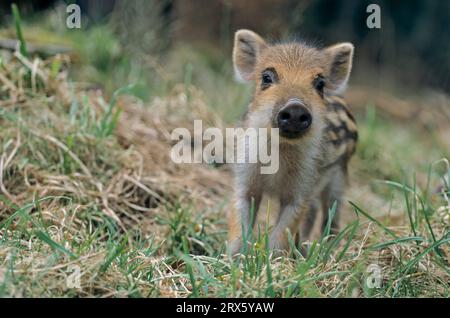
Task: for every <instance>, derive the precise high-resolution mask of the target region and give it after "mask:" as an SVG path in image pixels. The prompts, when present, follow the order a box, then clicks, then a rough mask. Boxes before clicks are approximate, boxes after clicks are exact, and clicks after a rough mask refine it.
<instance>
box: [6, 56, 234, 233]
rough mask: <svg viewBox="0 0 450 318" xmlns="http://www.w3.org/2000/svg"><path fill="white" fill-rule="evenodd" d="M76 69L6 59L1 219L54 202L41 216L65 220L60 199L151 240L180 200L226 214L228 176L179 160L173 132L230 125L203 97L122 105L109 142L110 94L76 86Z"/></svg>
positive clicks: (186, 92) (193, 93) (55, 62)
mask: <svg viewBox="0 0 450 318" xmlns="http://www.w3.org/2000/svg"><path fill="white" fill-rule="evenodd" d="M69 62H70V61H69V59H68V58H67V57H66V56H62V55H58V56H55V57H52V58H49V59H48V60H40V59H38V58H35V59H33V60H30V59H28V58H26V57H24V56H22V55H21V54H20V53H19V52H15V53H14V54H10V53H7V52H3V53H2V65H1V66H0V126H1V135H0V144H2V145H3V148H2V149H1V157H0V193H1V194H2V195H3V197H4V198H6V200H1V201H0V219H4V218H5V217H7V216H8V214H10V212H12V210H14V206H22V205H23V204H25V203H27V202H31V201H33V200H34V199H36V198H43V197H54V198H53V199H49V200H45V201H43V202H42V203H41V208H42V209H44V211H47V217H49V218H57V216H56V215H58V211H60V210H61V209H63V208H64V204H62V201H61V200H62V199H61V198H59V197H60V196H65V197H68V198H71V199H73V200H74V202H76V203H77V204H79V205H80V209H87V208H89V207H91V206H92V207H93V206H95V207H97V208H100V209H101V210H102V212H103V213H105V214H106V215H108V216H109V217H111V218H113V219H114V220H116V221H117V222H118V223H119V224H121V226H122V227H123V228H124V229H125V228H126V227H127V226H133V225H136V224H138V225H139V226H141V227H143V228H145V227H147V229H146V230H147V231H150V232H152V231H153V232H154V231H155V229H154V228H153V222H152V220H153V218H154V216H156V215H158V214H160V213H164V211H165V209H166V208H167V206H168V205H174V204H176V203H177V202H179V201H183V202H188V203H192V205H193V206H195V207H196V211H195V213H201V212H205V211H206V210H208V209H209V210H210V209H212V208H214V209H216V210H215V211H216V212H217V206H220V205H221V204H222V203H224V202H225V201H226V199H227V195H228V193H229V190H230V184H231V182H230V180H231V179H230V178H231V176H230V173H229V171H227V168H226V167H222V168H219V169H217V168H214V167H210V166H207V165H203V164H201V165H200V164H191V165H188V164H186V165H179V164H175V163H173V162H172V161H171V159H170V149H171V145H172V144H173V141H171V139H170V133H171V131H172V130H173V129H174V128H176V127H188V128H189V127H191V126H192V125H193V120H194V119H202V120H203V121H204V122H205V123H209V124H212V125H215V126H219V127H221V126H222V123H221V122H220V119H219V118H217V117H216V116H215V115H214V114H213V113H211V112H210V111H208V110H207V107H206V105H205V103H204V101H203V96H202V95H201V93H200V92H198V91H197V90H196V89H195V88H193V87H190V88H186V87H184V86H179V87H175V89H174V90H173V92H172V93H171V94H170V95H169V96H168V97H167V98H164V99H160V98H154V99H153V100H152V101H151V102H150V104H148V105H144V104H143V103H142V102H141V101H139V100H138V99H136V98H132V97H129V96H124V97H120V98H119V100H118V102H117V105H116V106H115V108H116V109H119V108H120V110H121V114H120V116H119V117H118V118H119V119H118V122H117V124H116V126H117V127H115V128H116V129H115V130H114V134H113V135H110V136H102V135H99V133H98V129H97V128H98V126H99V123H100V122H101V121H102V120H103V119H104V118H105V117H106V115H107V114H106V113H107V111H108V105H109V104H108V103H109V102H108V101H107V99H106V98H105V97H104V96H103V93H102V91H100V90H98V89H91V88H89V86H87V85H86V84H83V83H73V82H70V81H69V80H68V71H69V68H68V66H69ZM6 201H9V203H8V204H7V203H6Z"/></svg>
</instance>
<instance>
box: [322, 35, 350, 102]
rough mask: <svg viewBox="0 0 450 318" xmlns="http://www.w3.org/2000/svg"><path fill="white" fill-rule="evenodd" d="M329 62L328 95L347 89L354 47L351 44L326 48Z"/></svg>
mask: <svg viewBox="0 0 450 318" xmlns="http://www.w3.org/2000/svg"><path fill="white" fill-rule="evenodd" d="M324 51H325V53H326V56H327V59H328V61H329V69H328V74H327V77H328V81H327V86H326V87H327V89H328V90H329V91H330V93H335V94H336V93H341V92H342V91H344V90H345V88H346V87H347V82H348V78H349V76H350V72H351V70H352V62H353V51H354V47H353V44H351V43H348V42H346V43H338V44H335V45H333V46H330V47H328V48H326V49H325V50H324Z"/></svg>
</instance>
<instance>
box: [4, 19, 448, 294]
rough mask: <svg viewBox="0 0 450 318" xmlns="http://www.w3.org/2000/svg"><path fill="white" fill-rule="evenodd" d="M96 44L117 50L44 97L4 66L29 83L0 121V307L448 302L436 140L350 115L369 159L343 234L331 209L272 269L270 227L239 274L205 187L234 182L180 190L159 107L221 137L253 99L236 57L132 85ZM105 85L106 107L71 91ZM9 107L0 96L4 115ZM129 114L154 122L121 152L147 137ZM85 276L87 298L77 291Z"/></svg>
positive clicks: (356, 180)
mask: <svg viewBox="0 0 450 318" xmlns="http://www.w3.org/2000/svg"><path fill="white" fill-rule="evenodd" d="M16 21H19V20H16ZM98 28H99V29H97V30H95V29H92V30H90V31H89V32H92V33H93V35H92V38H93V39H97V38H102V36H101V34H103V33H102V32H107V31H105V30H107V28H106V29H105V28H104V27H101V26H100V27H98ZM18 29H21V28H20V22H19V28H18ZM102 30H103V31H102ZM96 32H98V34H97V33H96ZM108 32H109V31H108ZM88 38H89V39H91V37H90V36H89V37H88ZM103 40H104V41H106V42H108V43H110V44H111V43H112V44H111V45H109V44H108V45H103V47H104V50H105V51H102V52H99V53H98V56H93V55H91V56H85V58H86V60H84V61H83V62H82V63H81V64H77V65H76V66H72V68H74V67H76V68H78V69H77V71H76V72H73V71H72V72H71V73H70V74H71V77H69V78H68V79H67V78H65V77H58V76H60V75H62V74H64V72H65V71H66V65H62V64H61V62H60V60H56V59H53V60H50V61H48V63H46V64H45V65H44V66H42V68H43V69H44V70H47V71H48V72H49V74H51V76H50V77H49V79H48V83H45V84H48V85H39V86H38V87H37V88H35V90H33V87H32V85H31V81H30V79H31V78H28V77H27V76H28V73H27V72H24V70H26V67H25V66H24V65H22V64H21V63H19V62H17V61H10V60H7V59H3V58H2V63H3V64H4V65H7V68H5V67H3V68H0V72H2V74H5V76H7V77H8V78H10V79H11V81H12V82H13V83H14V85H19V83H22V84H21V85H23V87H22V88H23V92H22V93H21V94H22V95H21V97H23V101H21V102H20V103H16V104H14V105H12V106H9V107H4V108H0V158H1V165H0V167H1V170H0V173H1V176H2V178H1V182H0V186H3V187H4V189H6V190H7V191H6V193H4V191H3V189H2V190H1V191H0V193H1V196H0V297H11V296H13V297H60V296H62V297H76V296H81V297H90V296H94V297H161V296H165V297H230V296H233V297H449V296H450V291H449V284H448V279H449V276H450V267H449V257H450V253H449V246H450V232H449V224H448V221H446V220H447V219H448V218H447V219H446V216H445V213H444V214H442V213H441V214H439V213H438V212H437V211H438V210H439V209H440V211H441V210H442V207H445V206H448V205H449V204H450V202H449V201H448V195H449V190H448V179H449V177H450V169H449V167H448V164H447V165H445V164H444V165H442V164H441V163H443V162H444V163H445V161H439V163H438V160H439V159H441V158H442V157H444V156H445V155H447V154H448V149H441V148H438V147H436V144H435V143H434V140H433V138H432V137H431V136H430V134H427V133H426V132H424V130H422V129H421V128H420V127H415V128H412V127H407V126H405V124H404V123H399V122H398V121H396V120H394V119H386V117H385V116H382V115H383V114H380V113H379V111H378V110H377V109H376V105H373V106H370V105H367V107H365V111H364V112H359V113H358V114H357V115H358V122H359V128H360V143H359V145H358V151H357V155H356V158H355V159H354V160H353V162H352V165H351V166H350V171H351V176H352V178H351V184H350V186H349V189H348V195H347V197H348V199H349V200H350V201H351V202H350V203H348V204H345V206H344V210H345V211H344V212H345V213H346V214H347V216H349V217H348V218H346V222H345V223H344V224H343V226H342V228H341V230H340V232H339V233H338V234H337V235H330V226H331V219H332V218H333V216H334V213H335V207H333V208H332V209H331V210H330V211H329V216H330V217H329V222H328V224H327V227H326V228H325V230H324V232H323V233H322V234H321V235H319V236H318V239H316V240H314V241H312V242H310V244H308V245H307V246H306V251H307V252H306V254H302V253H301V252H300V250H301V249H300V248H299V247H298V246H295V243H294V242H293V240H292V238H291V240H290V246H291V248H290V251H289V252H287V253H286V254H285V255H282V256H279V255H271V254H270V252H269V250H268V233H267V230H266V228H267V227H265V230H260V231H257V232H256V233H253V234H252V235H250V234H249V235H247V237H246V239H248V241H249V244H246V245H244V248H245V253H243V255H241V256H239V257H236V258H230V257H229V256H228V255H226V253H225V251H226V245H225V241H226V222H225V214H226V212H227V210H228V209H229V204H230V196H231V192H230V191H229V190H227V189H225V190H223V191H222V192H220V191H217V190H214V189H211V186H210V185H211V184H210V183H208V182H209V181H211V180H212V183H213V184H220V181H222V179H223V180H226V181H227V182H228V181H229V182H231V175H230V172H229V171H227V170H226V169H221V168H214V167H211V166H205V167H200V168H198V169H199V170H195V171H196V172H197V173H202V178H204V179H194V177H197V176H192V175H190V176H191V177H192V178H193V180H192V182H191V183H190V187H188V189H185V188H182V187H181V186H179V184H178V183H177V182H176V181H174V180H177V179H176V177H177V176H178V174H182V173H185V172H186V171H189V170H191V169H194V168H193V167H177V169H179V170H174V169H175V168H174V167H172V166H170V163H168V162H164V160H162V161H158V155H161V151H166V150H167V149H169V146H170V145H168V142H167V140H166V139H164V138H162V137H161V136H164V133H165V131H164V129H168V128H167V127H166V124H168V123H172V121H174V122H175V125H176V124H180V123H182V122H183V121H182V120H183V119H184V118H179V117H176V115H178V114H179V113H180V114H184V113H183V112H182V111H181V109H180V110H179V111H178V108H176V109H177V111H172V112H170V114H169V115H170V116H169V115H167V117H168V118H165V117H166V115H164V114H160V113H158V112H159V111H161V110H160V109H159V108H158V107H157V106H158V105H160V104H161V103H163V105H165V104H164V103H165V102H167V103H168V104H167V105H171V104H175V106H176V107H182V106H180V105H184V107H186V108H187V107H193V109H194V110H195V109H196V108H195V107H200V106H198V105H207V107H208V111H209V112H211V113H213V114H214V115H216V116H219V117H220V118H222V120H223V124H224V125H228V124H231V123H233V122H234V121H235V120H236V119H237V118H238V117H239V114H240V113H241V112H242V110H243V107H244V105H245V103H246V102H248V100H249V97H250V93H251V87H246V86H240V85H238V84H236V83H234V82H233V79H232V68H231V64H230V62H229V61H228V57H227V58H225V57H224V56H222V55H220V54H217V53H212V52H213V51H207V50H203V51H202V50H200V49H193V48H179V49H177V50H176V51H174V52H172V53H171V54H170V55H169V56H168V57H167V59H166V61H165V62H164V63H163V64H161V65H162V66H163V70H162V71H161V73H160V74H159V75H155V76H154V77H155V78H156V80H155V79H149V78H147V77H145V76H141V74H138V73H145V71H150V70H152V68H147V66H146V67H143V68H142V69H141V70H140V72H138V73H134V70H133V69H134V66H133V67H131V68H130V69H131V71H130V72H127V71H126V70H127V66H128V65H130V64H128V63H130V60H131V59H130V56H126V55H124V54H123V52H122V53H120V54H119V53H117V52H116V51H115V50H116V49H117V47H115V46H116V44H117V43H118V42H116V39H115V38H114V37H113V35H112V34H109V35H108V36H107V37H105V38H104V39H103ZM101 43H103V42H100V44H101ZM114 43H116V44H114ZM97 44H98V43H79V45H80V47H87V46H88V45H97ZM117 45H119V44H117ZM80 50H81V51H83V50H85V51H84V52H90V53H89V54H96V53H95V52H97V51H96V50H95V49H86V48H85V49H80ZM118 50H119V51H120V48H119V49H118ZM115 52H116V53H115ZM89 54H88V55H89ZM82 56H83V54H82ZM224 61H226V62H224ZM115 62H118V63H119V66H118V67H117V68H113V67H112V63H115ZM99 63H100V64H99ZM101 63H105V64H104V65H103V64H101ZM122 63H123V64H122ZM0 67H1V66H0ZM136 74H138V75H136ZM164 74H166V75H167V74H170V75H167V76H166V75H164ZM103 78H109V79H111V82H109V83H108V84H107V85H108V86H110V88H111V90H107V93H106V95H107V96H111V97H110V98H107V97H103V95H101V96H98V95H95V94H92V92H89V91H87V90H83V89H80V88H78V87H77V81H83V82H84V81H92V82H96V81H99V80H101V79H103ZM21 79H23V80H21ZM56 79H57V80H56ZM55 80H56V81H57V83H55V82H54V81H55ZM52 81H53V82H52ZM132 82H136V83H139V84H134V85H131V84H130V85H127V83H132ZM56 84H58V85H61V86H58V85H57V86H56V87H62V88H63V89H64V91H65V93H66V95H68V96H69V98H68V101H67V98H66V97H67V96H66V97H64V96H62V95H61V94H60V93H58V90H55V89H54V87H55V86H54V85H56ZM66 84H67V85H66ZM121 87H122V88H121ZM180 87H181V89H180ZM109 92H110V93H109ZM146 92H150V93H149V94H148V93H147V94H146ZM9 94H10V92H9V91H5V90H0V102H4V101H8V100H10V95H9ZM124 95H127V97H125V98H124ZM131 96H134V97H138V98H139V99H141V100H143V102H142V101H139V100H138V99H136V98H132V97H131ZM185 100H186V101H185ZM184 101H185V102H184ZM183 103H184V104H183ZM140 106H142V107H141V108H139V107H140ZM133 107H135V108H133ZM167 107H169V106H167ZM130 109H131V110H133V111H134V112H136V111H137V110H139V111H142V114H146V115H149V114H151V116H150V117H151V118H144V119H145V120H146V122H145V125H142V127H143V128H142V129H141V130H137V131H138V134H137V135H133V136H132V137H127V135H126V133H127V132H128V131H131V132H134V130H133V129H134V128H135V126H136V125H141V123H139V122H136V121H135V120H134V119H132V118H131V119H130V117H129V116H130V113H127V111H128V112H129V111H130ZM136 109H137V110H136ZM145 111H149V112H145ZM183 111H187V112H189V111H190V109H184V110H183ZM124 113H125V115H126V116H125V115H124ZM138 114H141V113H138ZM142 114H141V116H143V115H142ZM141 119H142V118H141ZM144 119H142V120H144ZM166 119H167V122H163V124H162V125H160V124H158V123H159V121H161V120H166ZM119 126H120V127H122V128H121V129H119V128H120V127H119ZM124 127H125V128H124ZM168 127H170V126H168ZM144 128H145V129H144ZM146 129H149V130H151V131H150V133H148V134H146V133H147V130H146ZM139 133H142V135H139ZM127 138H128V139H127ZM158 138H161V139H158ZM124 140H125V141H124ZM155 140H156V141H155ZM159 146H164V147H165V148H158V147H159ZM152 147H154V148H155V149H152ZM160 149H163V150H160ZM9 158H10V159H9ZM442 166H444V168H442ZM171 176H172V177H173V179H170V178H169V177H171ZM444 176H447V180H445V179H443V177H444ZM130 178H131V179H133V180H135V182H134V183H132V182H130V181H129V180H130ZM207 178H211V179H208V180H209V181H208V182H207V180H206V179H207ZM364 186H367V189H368V190H367V191H366V192H364V193H363V195H361V194H360V192H358V191H359V190H360V188H364ZM438 188H441V190H442V191H436V189H438ZM446 193H447V197H446V196H445V194H446ZM202 200H203V201H202ZM205 202H206V203H205ZM379 202H382V204H380V203H379ZM389 215H391V216H392V217H389ZM394 216H395V217H394ZM446 222H447V223H446ZM371 266H372V267H373V266H376V268H378V269H379V270H380V274H381V276H380V277H379V278H380V279H379V284H377V285H376V286H375V287H374V286H372V285H370V284H368V283H367V282H368V280H370V279H371V278H372V276H371V275H372V272H370V268H372V267H371ZM78 271H79V273H80V274H81V276H80V280H79V283H80V286H79V287H80V288H77V287H73V286H72V285H70V284H68V282H69V281H71V279H73V278H74V276H73V275H74V273H77V272H78Z"/></svg>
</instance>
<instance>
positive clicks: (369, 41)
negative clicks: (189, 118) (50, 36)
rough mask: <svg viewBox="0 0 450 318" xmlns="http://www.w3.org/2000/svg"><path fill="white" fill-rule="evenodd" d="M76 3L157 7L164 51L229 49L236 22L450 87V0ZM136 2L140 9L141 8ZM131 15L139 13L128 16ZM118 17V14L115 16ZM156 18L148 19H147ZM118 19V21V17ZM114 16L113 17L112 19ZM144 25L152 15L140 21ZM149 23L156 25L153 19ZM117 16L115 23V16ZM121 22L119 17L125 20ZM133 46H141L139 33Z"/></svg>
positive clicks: (371, 78) (99, 18) (401, 77)
mask: <svg viewBox="0 0 450 318" xmlns="http://www.w3.org/2000/svg"><path fill="white" fill-rule="evenodd" d="M11 2H13V1H10V0H7V1H2V2H1V3H0V10H1V12H0V16H1V17H2V18H1V20H0V21H1V23H3V24H5V23H9V21H10V17H9V12H10V4H11ZM15 2H16V3H17V4H18V5H19V8H20V10H21V13H22V15H24V16H32V15H34V14H36V13H37V12H39V11H41V10H45V9H48V8H51V7H52V6H54V5H56V4H57V3H61V2H62V1H50V0H42V1H23V0H17V1H15ZM66 2H76V3H78V4H79V5H80V6H81V8H82V12H83V13H87V15H88V16H89V21H90V23H91V24H95V23H105V22H108V23H109V22H111V17H117V14H119V20H123V21H121V22H122V28H120V27H119V28H116V29H117V31H118V32H121V30H122V31H123V30H124V29H125V30H126V29H127V27H126V24H125V27H124V26H123V23H124V22H126V21H127V20H126V19H122V18H121V16H120V13H121V12H123V11H124V10H126V8H127V7H130V6H135V7H136V8H137V10H138V11H139V7H142V8H143V9H142V10H143V11H144V12H145V10H148V11H149V12H151V14H152V15H155V14H156V15H157V16H158V17H159V19H160V22H161V24H160V25H159V27H158V30H157V32H159V33H160V39H161V45H159V46H158V49H157V53H158V54H164V52H165V51H166V50H168V49H170V47H171V46H173V45H174V44H175V43H177V42H190V43H200V44H201V43H207V44H212V45H213V46H215V47H216V48H218V49H220V50H221V51H223V52H226V54H227V55H228V54H229V51H230V50H231V45H232V36H233V33H234V31H235V30H236V29H238V28H251V29H254V30H255V31H257V32H260V33H261V34H262V35H264V36H266V37H268V38H278V37H280V36H281V37H283V38H288V37H292V36H296V37H302V38H306V39H309V40H313V41H319V39H320V41H319V43H321V44H325V45H326V44H331V43H333V42H338V41H351V42H353V43H354V44H355V46H356V56H357V58H356V59H355V63H356V65H355V72H356V75H355V76H356V78H357V79H360V80H363V81H366V82H368V83H371V82H373V83H377V82H379V81H381V80H382V81H388V82H392V85H395V86H400V87H407V88H413V89H414V88H416V87H421V88H423V87H425V88H432V89H435V90H440V91H444V92H447V93H449V92H450V79H449V73H450V35H449V34H450V32H449V27H448V24H449V21H450V1H447V0H441V1H425V0H396V1H393V0H391V1H389V0H377V1H375V0H368V1H366V0H362V1H361V0H314V1H298V0H297V1H295V0H279V1H269V0H260V1H256V0H250V1H238V0H228V1H225V0H211V1H205V0H153V1H139V0H135V1H120V0H116V1H114V0H97V1H87V0H78V1H66ZM371 3H376V4H378V5H380V7H381V29H369V28H367V26H366V18H367V16H368V15H369V14H368V13H366V7H367V6H368V5H369V4H371ZM136 8H135V10H136ZM128 19H131V20H132V19H133V17H132V16H131V17H128ZM116 20H117V19H116ZM149 20H150V19H149ZM116 22H117V21H116ZM112 23H113V24H114V21H113V22H112ZM139 23H140V25H141V27H142V28H143V29H144V30H145V28H146V25H145V24H146V23H147V21H146V19H145V18H144V19H142V21H139ZM148 23H149V25H148V29H150V28H154V26H152V25H151V24H150V22H148ZM116 24H117V23H116ZM119 24H120V23H119ZM133 45H135V46H139V45H140V43H139V41H137V42H136V43H135V44H133Z"/></svg>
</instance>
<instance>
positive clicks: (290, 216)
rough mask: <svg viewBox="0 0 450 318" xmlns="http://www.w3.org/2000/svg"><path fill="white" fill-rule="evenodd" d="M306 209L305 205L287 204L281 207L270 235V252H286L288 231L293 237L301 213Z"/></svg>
mask: <svg viewBox="0 0 450 318" xmlns="http://www.w3.org/2000/svg"><path fill="white" fill-rule="evenodd" d="M306 207H307V204H306V203H303V204H297V203H289V204H285V205H283V204H282V206H281V208H280V216H279V218H278V222H277V224H276V225H275V227H274V228H273V230H272V232H271V233H270V237H269V247H270V249H271V250H273V251H276V250H286V249H287V248H288V247H289V241H288V231H290V233H291V234H292V235H295V233H296V231H297V229H298V224H299V222H300V216H301V213H302V211H304V210H305V208H306Z"/></svg>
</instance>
